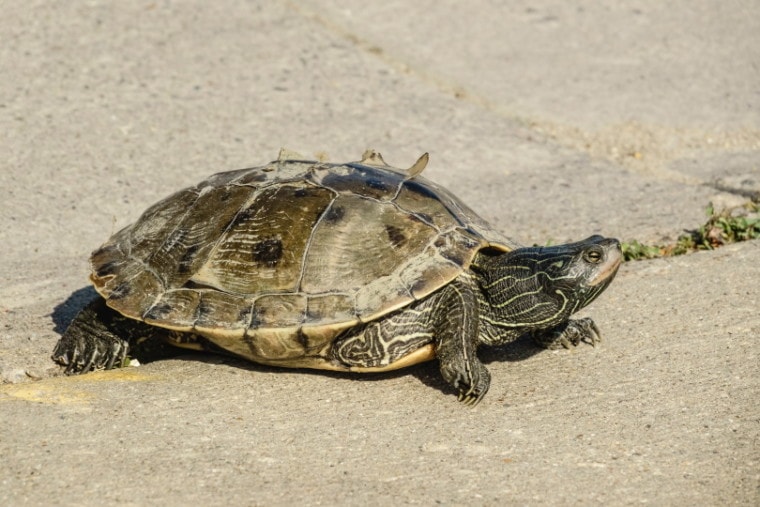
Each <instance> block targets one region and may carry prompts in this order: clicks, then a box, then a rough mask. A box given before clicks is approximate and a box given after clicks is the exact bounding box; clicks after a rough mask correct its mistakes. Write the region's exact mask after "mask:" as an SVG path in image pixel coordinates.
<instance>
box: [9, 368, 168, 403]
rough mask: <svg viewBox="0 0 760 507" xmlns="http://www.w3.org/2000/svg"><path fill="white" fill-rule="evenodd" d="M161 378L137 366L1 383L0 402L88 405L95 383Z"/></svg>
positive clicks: (91, 398) (93, 395)
mask: <svg viewBox="0 0 760 507" xmlns="http://www.w3.org/2000/svg"><path fill="white" fill-rule="evenodd" d="M157 378H158V377H156V376H155V375H148V374H146V373H143V372H141V371H139V370H138V369H137V368H120V369H116V370H109V371H98V372H94V373H88V374H86V375H76V376H71V377H55V378H49V379H45V380H41V381H39V382H33V383H25V384H8V385H4V386H0V403H2V402H3V401H9V400H14V399H15V400H24V401H30V402H33V403H45V404H52V405H88V404H89V403H90V402H91V401H92V400H93V399H94V398H95V394H94V393H93V391H92V390H90V389H89V387H90V386H92V385H93V384H96V383H100V382H146V381H151V380H156V379H157Z"/></svg>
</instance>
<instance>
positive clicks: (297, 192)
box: [293, 188, 309, 197]
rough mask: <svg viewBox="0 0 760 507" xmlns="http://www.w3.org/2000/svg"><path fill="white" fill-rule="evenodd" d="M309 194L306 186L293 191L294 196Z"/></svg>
mask: <svg viewBox="0 0 760 507" xmlns="http://www.w3.org/2000/svg"><path fill="white" fill-rule="evenodd" d="M308 195H309V192H308V191H307V190H306V189H305V188H299V189H298V190H296V191H295V192H293V196H294V197H306V196H308Z"/></svg>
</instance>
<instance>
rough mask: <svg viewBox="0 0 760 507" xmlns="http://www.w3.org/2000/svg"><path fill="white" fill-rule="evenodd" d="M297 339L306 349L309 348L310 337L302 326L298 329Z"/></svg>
mask: <svg viewBox="0 0 760 507" xmlns="http://www.w3.org/2000/svg"><path fill="white" fill-rule="evenodd" d="M296 340H298V343H300V344H301V347H303V349H304V350H309V337H308V336H306V334H305V333H304V332H303V330H302V329H301V328H298V331H296Z"/></svg>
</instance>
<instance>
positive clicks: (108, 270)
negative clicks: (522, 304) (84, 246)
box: [95, 262, 119, 278]
mask: <svg viewBox="0 0 760 507" xmlns="http://www.w3.org/2000/svg"><path fill="white" fill-rule="evenodd" d="M118 266H119V263H118V262H106V263H105V264H103V265H102V266H99V267H98V269H97V270H95V276H97V277H98V278H103V277H104V276H108V275H112V274H114V273H115V272H116V268H118Z"/></svg>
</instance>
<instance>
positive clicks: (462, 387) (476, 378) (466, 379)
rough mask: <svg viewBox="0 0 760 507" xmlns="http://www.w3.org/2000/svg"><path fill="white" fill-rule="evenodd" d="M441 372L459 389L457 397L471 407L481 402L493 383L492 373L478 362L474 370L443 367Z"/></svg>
mask: <svg viewBox="0 0 760 507" xmlns="http://www.w3.org/2000/svg"><path fill="white" fill-rule="evenodd" d="M441 373H442V374H443V378H444V379H446V381H447V382H448V383H449V384H451V385H452V386H453V387H454V388H455V389H457V390H458V391H459V395H458V397H457V399H458V400H459V401H460V402H461V403H463V404H465V405H467V406H469V407H474V406H475V405H477V404H478V403H480V400H482V399H483V396H485V394H486V393H487V392H488V388H489V387H490V385H491V374H490V373H488V370H487V369H486V367H485V366H483V365H482V364H480V363H477V366H476V368H474V369H473V370H471V369H469V368H462V369H461V370H460V369H456V370H454V369H451V368H441Z"/></svg>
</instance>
